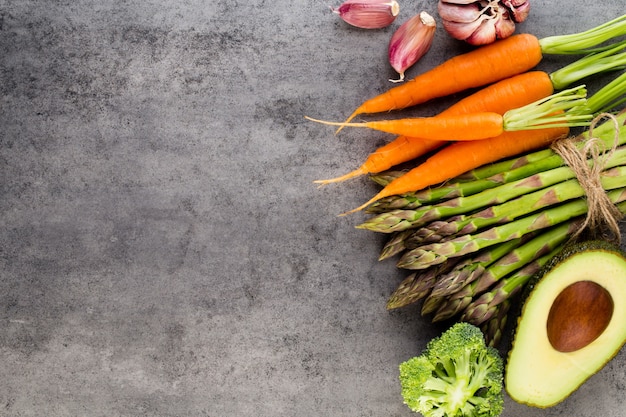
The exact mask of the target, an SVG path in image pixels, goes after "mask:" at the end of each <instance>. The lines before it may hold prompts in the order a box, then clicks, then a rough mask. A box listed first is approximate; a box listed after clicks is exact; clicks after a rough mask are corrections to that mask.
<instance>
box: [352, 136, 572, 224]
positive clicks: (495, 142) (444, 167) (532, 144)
mask: <svg viewBox="0 0 626 417" xmlns="http://www.w3.org/2000/svg"><path fill="white" fill-rule="evenodd" d="M568 132H569V129H567V128H566V127H556V128H550V129H540V130H535V131H532V133H531V132H527V131H517V132H505V133H503V134H502V135H500V136H497V137H495V138H490V139H484V140H476V141H465V142H458V143H454V144H452V145H449V146H447V147H445V148H443V149H441V150H440V151H439V152H437V153H435V154H434V155H433V156H431V157H430V158H428V159H427V160H426V161H424V162H423V163H422V164H420V165H418V166H417V167H415V168H413V169H412V170H410V171H409V172H407V173H406V174H404V175H403V176H401V177H399V178H397V179H396V180H394V181H392V182H390V183H389V184H388V185H387V186H386V187H384V188H383V189H382V190H381V191H380V192H378V193H377V194H376V195H375V196H374V197H372V198H371V199H370V200H369V201H367V202H365V203H364V204H362V205H361V206H359V207H357V208H355V209H352V210H350V211H348V212H347V213H354V212H356V211H359V210H362V209H365V208H366V207H367V206H369V205H370V204H372V203H374V202H376V201H378V200H380V199H382V198H384V197H389V196H393V195H401V194H404V193H409V192H411V191H416V190H422V189H425V188H426V187H429V186H431V185H436V184H439V183H442V182H444V181H447V180H449V179H451V178H454V177H455V176H457V175H460V174H462V173H463V172H465V171H468V170H470V169H472V168H475V167H478V166H481V165H483V164H487V163H489V162H491V161H496V160H498V159H502V158H506V157H510V156H513V155H517V154H519V153H522V152H528V151H530V150H533V149H538V148H540V147H543V146H546V145H549V144H550V143H552V142H553V141H554V140H556V139H558V138H560V137H563V136H566V135H567V134H568Z"/></svg>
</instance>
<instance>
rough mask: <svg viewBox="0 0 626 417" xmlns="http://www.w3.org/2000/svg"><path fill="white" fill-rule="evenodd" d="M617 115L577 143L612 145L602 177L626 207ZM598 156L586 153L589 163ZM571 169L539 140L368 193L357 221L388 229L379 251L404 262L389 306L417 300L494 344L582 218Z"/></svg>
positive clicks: (624, 139)
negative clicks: (424, 181)
mask: <svg viewBox="0 0 626 417" xmlns="http://www.w3.org/2000/svg"><path fill="white" fill-rule="evenodd" d="M624 124H626V114H625V113H621V114H619V115H617V116H616V117H613V118H611V119H609V120H607V121H604V122H602V123H601V124H600V125H598V126H596V127H595V128H594V129H593V131H592V132H589V131H587V132H585V133H583V134H581V135H580V136H579V137H578V138H577V139H579V141H578V142H576V144H577V146H578V147H582V146H583V145H584V144H585V142H586V141H588V140H590V136H593V138H594V139H596V140H599V141H600V144H601V145H603V146H604V147H605V149H610V151H609V152H608V153H607V154H606V156H607V157H606V158H605V159H604V160H602V161H600V162H601V163H602V164H603V165H602V169H601V170H600V171H601V172H600V178H599V184H600V185H601V187H602V188H603V189H604V191H605V194H606V196H607V197H608V199H609V200H610V201H611V202H612V203H613V204H614V205H615V206H616V207H617V209H618V210H619V211H620V212H621V213H623V214H626V129H624V128H621V126H623V125H624ZM616 126H617V127H618V129H617V130H616ZM611 147H614V148H613V149H611ZM597 163H598V161H597V160H596V159H595V158H594V157H593V156H589V157H587V164H588V166H590V167H591V166H593V165H594V164H597ZM500 170H502V171H500ZM578 174H579V173H578V172H576V170H575V169H573V168H572V167H570V166H568V165H567V164H566V162H565V160H564V158H563V157H562V156H561V155H560V154H559V153H557V152H556V151H555V150H553V149H543V150H540V151H537V152H533V153H529V154H527V155H521V156H519V157H517V158H512V159H510V160H507V161H502V162H499V163H496V164H491V165H489V166H486V167H481V168H478V169H476V170H474V171H472V172H470V173H466V174H464V175H462V176H459V177H458V178H456V179H455V180H453V181H451V182H449V183H447V184H445V185H442V186H440V187H434V188H431V189H428V190H420V191H416V192H414V193H411V194H407V195H403V196H394V197H392V198H387V199H384V200H381V201H378V202H377V203H375V204H374V205H373V206H372V207H371V208H370V210H368V212H369V213H370V214H372V216H371V217H370V218H369V219H368V220H366V221H365V222H364V223H362V224H361V225H359V226H357V227H358V228H361V229H365V230H370V231H374V232H378V233H386V234H389V236H390V239H389V240H388V241H387V244H386V245H385V247H384V248H383V251H382V252H381V255H380V259H388V258H391V257H394V256H397V257H398V259H397V264H396V265H397V267H398V268H400V269H404V270H408V271H411V273H410V275H408V276H407V277H406V278H405V279H404V280H403V281H402V282H401V283H400V285H399V286H398V287H397V289H396V291H394V292H393V293H392V295H391V296H390V298H389V300H388V302H387V309H390V310H391V309H396V308H401V307H404V306H407V305H409V304H412V303H417V302H418V301H421V302H422V306H421V313H422V314H423V315H431V316H432V317H431V319H432V320H433V321H441V320H450V319H454V320H459V321H467V322H470V323H473V324H475V325H477V326H479V327H480V328H481V329H482V330H483V332H484V334H485V337H486V339H487V341H488V342H489V343H490V344H491V345H497V343H498V342H499V340H500V338H501V335H502V331H503V328H504V326H505V325H506V323H507V315H508V312H509V309H510V305H511V302H512V300H513V297H514V296H515V295H516V294H518V293H519V292H520V290H521V289H522V288H523V286H524V285H525V284H526V282H527V281H528V280H529V279H530V278H531V277H532V276H533V275H534V274H535V273H537V272H538V271H539V269H540V268H542V266H543V265H544V264H545V263H546V262H547V261H548V260H549V259H550V258H551V257H553V256H554V255H555V254H556V253H557V252H558V251H560V250H561V248H562V247H563V246H564V245H565V244H566V243H567V242H568V241H569V239H571V238H572V236H574V235H575V234H576V233H577V232H578V231H579V230H580V228H581V226H582V225H583V222H584V220H585V216H586V214H587V212H588V210H589V205H588V201H587V198H586V189H585V188H584V186H583V185H582V184H581V180H580V179H579V178H578V176H577V175H578ZM394 175H397V174H394ZM379 178H384V177H382V176H381V177H379ZM379 180H380V181H381V182H380V183H381V184H384V181H385V180H384V179H379Z"/></svg>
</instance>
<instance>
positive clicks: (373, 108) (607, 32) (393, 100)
mask: <svg viewBox="0 0 626 417" xmlns="http://www.w3.org/2000/svg"><path fill="white" fill-rule="evenodd" d="M625 28H626V15H623V16H620V17H618V18H616V19H613V20H611V21H609V22H606V23H604V24H602V25H599V26H597V27H595V28H592V29H589V30H586V31H583V32H579V33H573V34H568V35H560V36H551V37H547V38H543V39H538V38H537V37H536V36H534V35H531V34H518V35H513V36H510V37H508V38H506V39H502V40H499V41H496V42H494V43H492V44H489V45H485V46H481V47H479V48H476V49H474V50H472V51H470V52H467V53H464V54H461V55H457V56H455V57H453V58H451V59H449V60H447V61H445V62H443V63H442V64H440V65H438V66H436V67H434V68H432V69H430V70H429V71H426V72H424V73H422V74H420V75H418V76H416V77H415V78H413V79H412V80H409V81H407V82H406V83H405V84H402V85H399V86H396V87H393V88H391V89H390V90H388V91H386V92H384V93H382V94H380V95H378V96H375V97H372V98H370V99H369V100H366V101H365V102H364V103H363V104H361V105H360V106H359V107H358V108H357V109H356V110H355V111H354V112H353V113H352V114H351V115H350V116H349V117H348V119H347V120H346V122H349V121H351V120H352V119H353V118H354V117H355V116H357V115H359V114H364V113H380V112H386V111H390V110H398V109H403V108H406V107H410V106H414V105H417V104H421V103H424V102H426V101H429V100H431V99H434V98H438V97H444V96H448V95H450V94H453V93H457V92H461V91H464V90H467V89H469V88H476V87H480V86H483V85H487V84H490V83H493V82H496V81H499V80H502V79H504V78H508V77H511V76H513V75H516V74H520V73H522V72H525V71H528V70H530V69H532V68H534V67H535V66H536V65H537V64H539V62H541V60H542V59H543V55H544V54H584V55H586V54H587V53H588V52H590V51H597V50H599V49H593V48H594V47H596V46H597V45H600V44H602V43H603V42H605V41H606V40H608V39H611V38H615V37H618V36H621V35H623V34H624V32H625ZM605 49H606V48H605Z"/></svg>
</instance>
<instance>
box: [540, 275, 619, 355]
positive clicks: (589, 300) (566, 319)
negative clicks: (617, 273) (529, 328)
mask: <svg viewBox="0 0 626 417" xmlns="http://www.w3.org/2000/svg"><path fill="white" fill-rule="evenodd" d="M613 310H614V303H613V298H612V297H611V294H610V293H609V292H608V291H607V290H606V289H605V288H603V287H602V286H600V285H598V284H597V283H595V282H593V281H577V282H575V283H573V284H570V285H568V286H567V287H566V288H565V289H564V290H563V291H561V293H560V294H559V295H558V296H557V297H556V298H555V299H554V302H553V304H552V307H551V308H550V312H549V314H548V320H547V332H548V340H549V341H550V344H551V345H552V347H554V349H556V350H558V351H559V352H574V351H576V350H579V349H582V348H584V347H585V346H587V345H589V344H590V343H591V342H593V341H594V340H596V339H597V338H598V337H599V336H600V335H601V334H602V333H603V332H604V330H606V328H607V326H608V325H609V322H610V321H611V317H612V316H613Z"/></svg>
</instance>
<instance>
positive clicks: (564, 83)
mask: <svg viewBox="0 0 626 417" xmlns="http://www.w3.org/2000/svg"><path fill="white" fill-rule="evenodd" d="M625 46H626V42H620V43H619V44H617V45H616V46H614V47H612V48H609V49H607V50H605V51H600V52H597V53H593V54H589V55H587V56H584V57H583V58H581V59H579V60H577V61H575V62H573V63H570V64H568V65H566V66H564V67H562V68H560V69H558V70H556V71H553V72H551V73H550V74H548V73H545V72H543V71H528V72H525V73H522V74H519V75H516V76H513V77H509V78H506V79H504V80H501V81H498V82H496V83H494V84H491V85H489V86H487V87H484V88H483V89H481V90H479V91H478V92H476V93H473V94H471V95H469V96H467V97H465V98H463V99H461V100H459V101H458V102H456V103H455V104H453V105H452V106H450V107H448V108H447V109H446V110H444V111H442V112H441V113H440V114H439V115H440V116H446V115H457V114H458V115H460V114H466V113H476V112H485V111H486V112H496V113H500V114H504V113H505V112H507V111H508V110H511V109H514V108H517V107H521V106H525V105H527V104H530V103H532V102H533V101H536V100H540V99H542V98H545V97H548V96H549V95H551V94H553V93H554V91H555V90H560V89H563V88H566V87H568V86H569V85H571V84H573V83H574V82H577V81H580V80H581V79H584V78H586V77H589V76H591V75H594V74H597V73H600V72H605V71H611V70H615V69H620V68H623V66H624V65H626V52H620V51H621V50H622V49H624V47H625ZM614 84H615V88H616V89H620V88H623V87H622V86H621V83H620V82H617V83H614ZM607 87H608V86H607ZM589 101H590V103H589V107H590V108H591V109H592V110H593V111H595V112H601V111H603V108H602V106H604V107H608V108H610V107H614V106H615V105H616V104H618V103H607V102H606V97H605V96H604V95H594V96H593V97H590V98H589ZM597 101H600V102H601V103H599V104H600V105H599V104H598V103H597ZM529 135H530V136H532V135H533V133H529ZM539 135H540V136H541V135H542V134H539ZM530 142H531V143H532V142H533V141H532V140H530ZM447 144H449V141H448V140H440V141H436V140H435V141H434V140H428V139H424V138H420V137H410V136H399V137H397V138H396V139H394V140H393V141H391V142H389V143H388V144H386V145H383V146H381V147H380V148H378V149H376V150H375V151H374V152H372V153H371V154H370V156H369V157H368V158H367V159H366V160H365V162H364V163H363V164H362V165H361V166H360V167H359V168H357V169H355V170H353V171H351V172H349V173H347V174H345V175H342V176H340V177H337V178H333V179H330V180H318V181H315V182H316V183H318V184H329V183H333V182H341V181H345V180H347V179H350V178H354V177H358V176H360V175H365V174H370V173H374V174H375V173H380V172H383V171H385V170H388V169H390V168H391V167H393V166H396V165H399V164H402V163H404V162H407V161H410V160H413V159H415V158H418V157H420V156H423V155H426V154H427V153H429V152H431V151H433V150H436V149H438V148H441V147H442V146H444V145H447ZM486 146H489V145H488V144H487V145H486Z"/></svg>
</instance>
